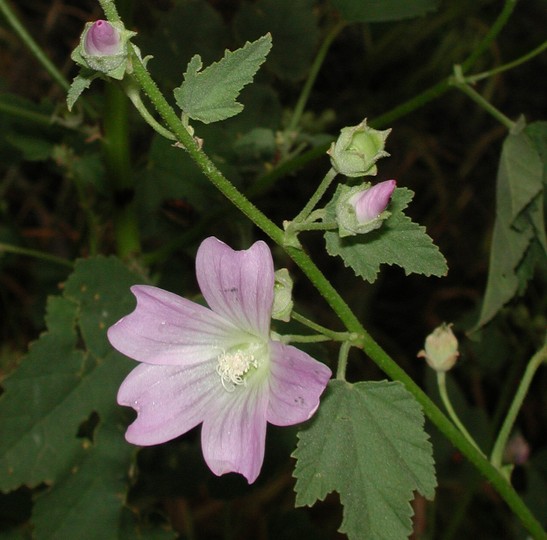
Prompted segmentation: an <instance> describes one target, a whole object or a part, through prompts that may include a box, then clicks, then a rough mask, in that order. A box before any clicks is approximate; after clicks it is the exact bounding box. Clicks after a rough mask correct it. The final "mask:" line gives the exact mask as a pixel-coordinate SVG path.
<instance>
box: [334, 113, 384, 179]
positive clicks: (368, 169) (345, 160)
mask: <svg viewBox="0 0 547 540" xmlns="http://www.w3.org/2000/svg"><path fill="white" fill-rule="evenodd" d="M390 132H391V129H387V130H385V131H378V130H377V129H373V128H370V127H368V126H367V121H366V119H365V120H363V121H362V122H361V123H360V124H357V125H356V126H352V127H345V128H342V130H341V131H340V136H339V137H338V139H337V140H336V141H335V142H333V143H332V144H331V146H330V148H329V150H328V151H327V154H329V156H330V162H331V165H332V167H333V168H334V169H335V170H336V171H337V172H339V173H340V174H344V175H346V176H351V177H354V176H365V175H367V176H375V175H376V173H377V172H378V170H377V168H376V165H375V164H376V162H377V161H378V160H379V159H380V158H383V157H386V156H389V154H388V153H387V152H386V151H385V150H384V147H385V142H386V139H387V137H388V135H389V134H390Z"/></svg>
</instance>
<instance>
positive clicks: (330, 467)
mask: <svg viewBox="0 0 547 540" xmlns="http://www.w3.org/2000/svg"><path fill="white" fill-rule="evenodd" d="M423 426H424V417H423V413H422V411H421V408H420V406H419V404H418V403H417V402H416V401H415V400H414V398H413V397H412V396H411V395H410V394H409V393H408V392H407V391H406V390H405V388H404V387H403V385H402V384H400V383H396V382H387V381H382V382H360V383H357V384H349V383H347V382H345V381H338V380H334V381H331V382H330V384H329V387H328V391H327V393H326V395H325V397H324V398H323V399H322V402H321V407H320V409H319V411H318V413H317V415H316V416H315V418H314V420H313V421H312V422H311V423H310V424H309V426H308V427H307V428H306V429H305V430H303V431H301V432H300V433H299V435H298V438H299V441H298V446H297V448H296V450H295V452H294V454H293V457H296V459H297V463H296V467H295V471H294V476H295V477H296V478H297V481H296V486H295V490H296V494H297V495H296V504H297V506H303V505H308V506H311V505H313V504H314V503H315V502H316V501H317V500H323V499H324V498H325V497H326V495H327V494H328V493H330V492H332V491H337V492H338V493H339V494H340V500H341V502H342V505H343V506H344V517H343V521H342V524H341V526H340V529H339V531H340V532H343V533H346V534H347V535H348V537H349V539H350V540H357V539H362V538H375V539H385V540H397V539H399V538H401V539H403V538H404V539H406V538H408V536H409V534H410V533H411V530H412V522H411V516H412V508H411V506H410V504H409V501H410V500H412V498H413V492H414V491H418V492H419V493H421V494H422V495H424V496H425V497H427V498H430V499H431V498H433V495H434V490H435V486H436V478H435V471H434V464H433V455H432V453H433V450H432V446H431V444H430V442H429V440H428V436H427V434H426V433H425V431H424V429H423Z"/></svg>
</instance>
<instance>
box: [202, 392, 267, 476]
mask: <svg viewBox="0 0 547 540" xmlns="http://www.w3.org/2000/svg"><path fill="white" fill-rule="evenodd" d="M267 407H268V391H267V385H256V386H254V387H253V386H248V387H238V388H236V389H235V391H234V392H225V395H224V396H223V399H221V400H220V401H215V403H214V406H213V408H212V409H211V410H210V411H209V412H208V413H207V416H206V417H205V419H204V420H203V427H202V429H201V447H202V451H203V457H204V458H205V462H206V463H207V465H208V466H209V468H210V469H211V470H212V471H213V472H214V473H215V474H216V475H218V476H220V475H222V474H225V473H229V472H235V473H239V474H242V475H243V476H245V478H247V481H248V482H249V484H252V483H253V482H254V481H255V480H256V478H257V476H258V474H259V473H260V469H261V468H262V462H263V461H264V447H265V441H266V409H267Z"/></svg>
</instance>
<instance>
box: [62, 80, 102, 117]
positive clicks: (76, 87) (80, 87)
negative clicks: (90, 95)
mask: <svg viewBox="0 0 547 540" xmlns="http://www.w3.org/2000/svg"><path fill="white" fill-rule="evenodd" d="M97 77H98V74H96V73H93V72H91V71H89V70H81V71H80V73H79V74H78V75H76V77H74V80H73V81H72V83H71V85H70V88H69V89H68V93H67V96H66V104H67V107H68V110H69V111H71V110H72V107H74V104H75V103H76V101H78V98H79V97H80V96H81V95H82V93H83V91H84V90H87V89H88V88H89V86H90V84H91V83H92V82H93V79H96V78H97Z"/></svg>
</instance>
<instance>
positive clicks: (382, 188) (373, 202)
mask: <svg viewBox="0 0 547 540" xmlns="http://www.w3.org/2000/svg"><path fill="white" fill-rule="evenodd" d="M396 185H397V182H396V181H395V180H386V181H385V182H380V183H379V184H376V185H375V186H372V187H370V188H368V189H365V190H364V191H359V192H357V193H355V194H354V195H353V196H352V197H351V198H350V199H349V201H348V202H349V204H351V205H352V206H353V207H354V208H355V216H356V217H357V221H358V222H359V223H368V222H369V221H372V220H374V219H376V218H377V217H378V216H379V215H380V214H381V213H382V212H383V211H384V210H385V209H386V207H387V205H388V203H389V200H390V199H391V195H392V194H393V191H394V190H395V186H396Z"/></svg>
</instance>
